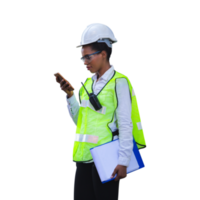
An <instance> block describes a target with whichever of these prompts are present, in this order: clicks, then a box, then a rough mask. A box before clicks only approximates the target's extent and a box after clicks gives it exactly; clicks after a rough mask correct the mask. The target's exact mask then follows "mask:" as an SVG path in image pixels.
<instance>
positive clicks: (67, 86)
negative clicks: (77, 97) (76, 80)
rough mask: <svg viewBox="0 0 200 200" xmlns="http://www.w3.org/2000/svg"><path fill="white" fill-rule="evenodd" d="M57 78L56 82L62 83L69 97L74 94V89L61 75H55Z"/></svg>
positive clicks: (61, 85)
mask: <svg viewBox="0 0 200 200" xmlns="http://www.w3.org/2000/svg"><path fill="white" fill-rule="evenodd" d="M54 76H55V77H56V81H57V82H58V83H60V87H61V89H62V90H63V91H65V92H66V93H67V94H68V95H69V96H71V95H72V94H73V90H74V88H73V87H72V85H71V84H70V83H69V81H67V80H66V79H65V78H64V77H63V76H62V75H61V74H60V73H56V74H54Z"/></svg>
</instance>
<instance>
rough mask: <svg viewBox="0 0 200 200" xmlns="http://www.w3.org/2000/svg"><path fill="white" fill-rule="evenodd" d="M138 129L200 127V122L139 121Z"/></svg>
mask: <svg viewBox="0 0 200 200" xmlns="http://www.w3.org/2000/svg"><path fill="white" fill-rule="evenodd" d="M137 126H138V129H139V130H141V129H200V122H138V123H137Z"/></svg>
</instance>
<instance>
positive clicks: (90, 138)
mask: <svg viewBox="0 0 200 200" xmlns="http://www.w3.org/2000/svg"><path fill="white" fill-rule="evenodd" d="M98 139H99V137H98V136H96V135H86V134H76V135H75V141H78V142H90V143H95V144H96V143H97V142H98Z"/></svg>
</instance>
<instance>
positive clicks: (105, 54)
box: [101, 50, 107, 59]
mask: <svg viewBox="0 0 200 200" xmlns="http://www.w3.org/2000/svg"><path fill="white" fill-rule="evenodd" d="M101 53H102V57H103V58H104V59H106V57H107V53H106V51H104V50H103V51H102V52H101Z"/></svg>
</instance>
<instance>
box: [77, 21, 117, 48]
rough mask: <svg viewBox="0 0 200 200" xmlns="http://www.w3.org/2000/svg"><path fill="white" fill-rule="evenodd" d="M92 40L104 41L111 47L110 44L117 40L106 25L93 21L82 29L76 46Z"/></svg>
mask: <svg viewBox="0 0 200 200" xmlns="http://www.w3.org/2000/svg"><path fill="white" fill-rule="evenodd" d="M93 42H105V43H106V44H107V45H108V46H109V47H110V48H112V44H113V43H115V42H117V40H116V38H115V36H114V34H113V32H112V30H111V29H110V28H109V27H108V26H106V25H104V24H100V23H93V24H90V25H88V26H87V28H86V29H85V30H84V31H83V33H82V37H81V42H80V45H79V46H77V47H81V46H82V45H86V44H90V43H93Z"/></svg>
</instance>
